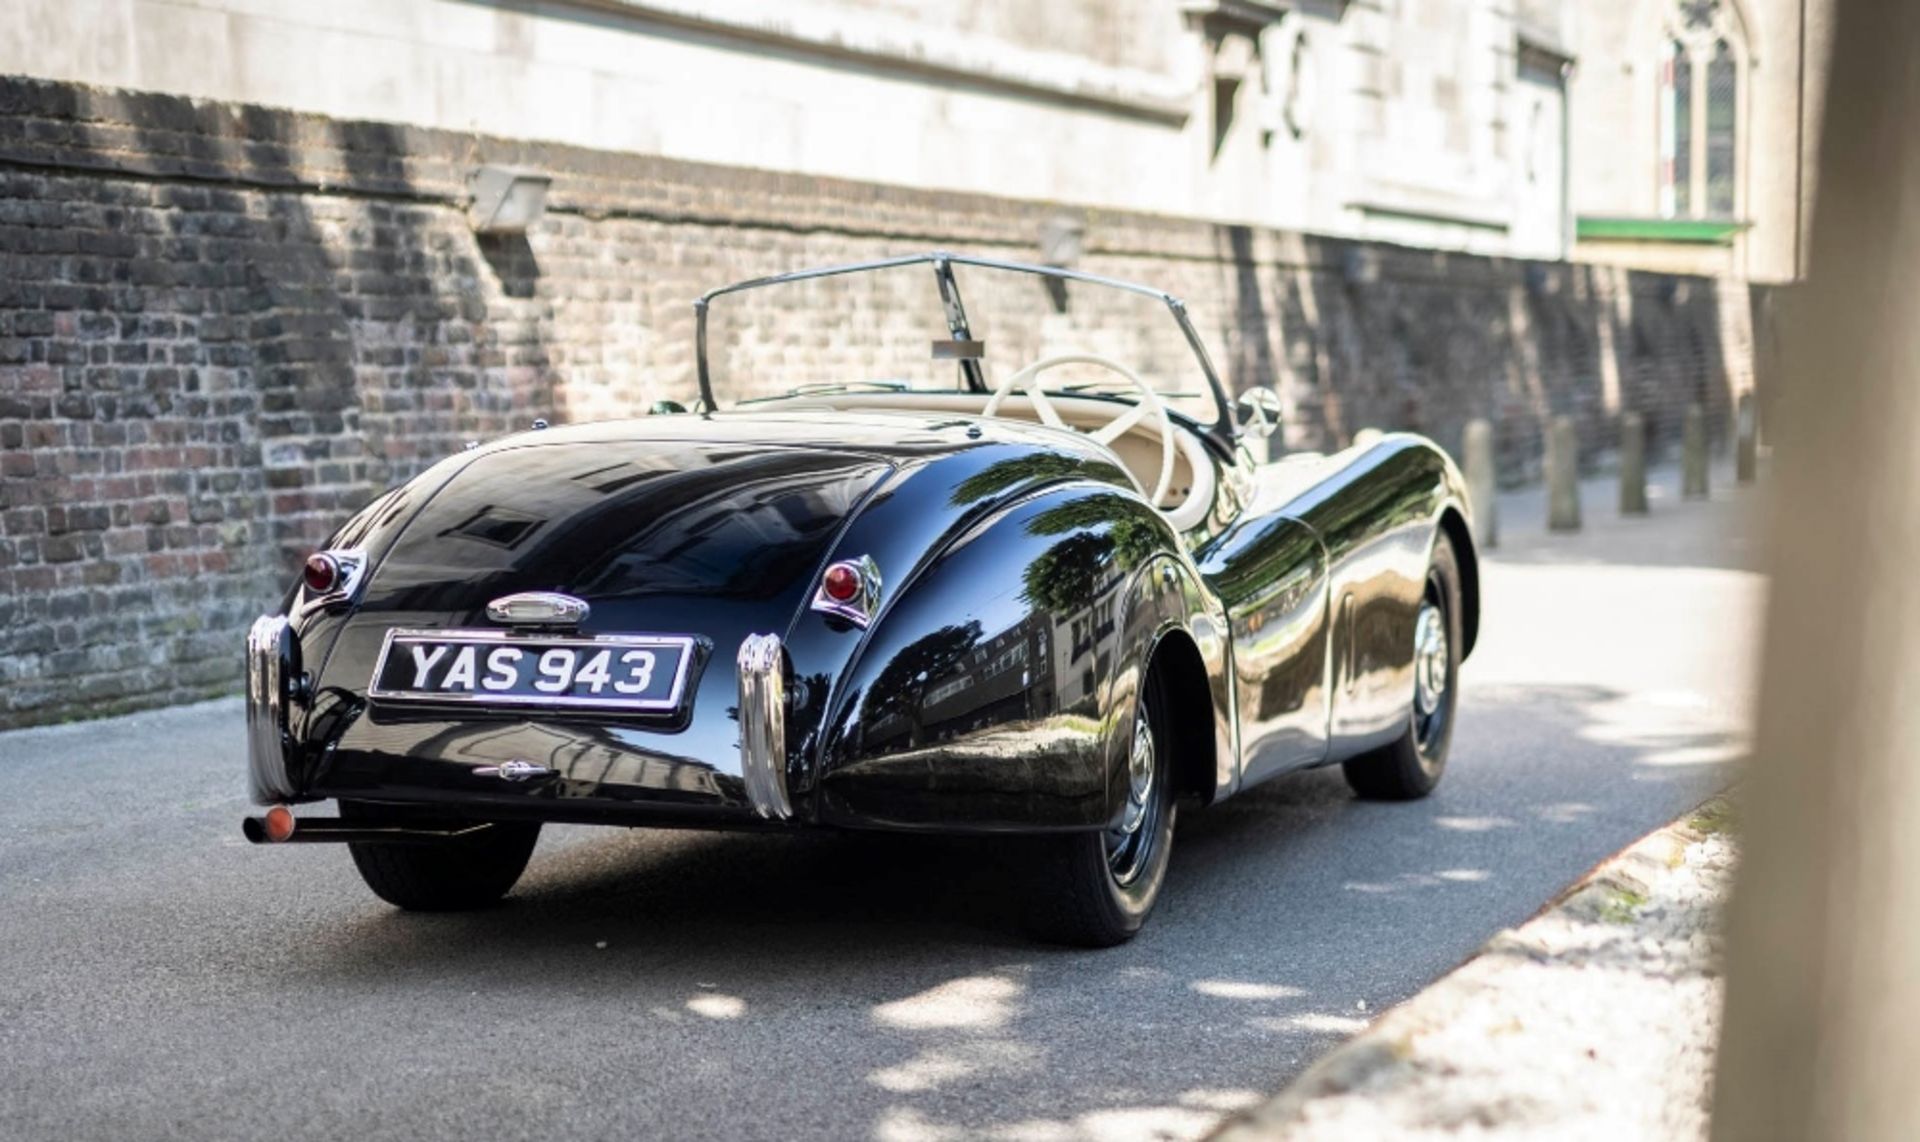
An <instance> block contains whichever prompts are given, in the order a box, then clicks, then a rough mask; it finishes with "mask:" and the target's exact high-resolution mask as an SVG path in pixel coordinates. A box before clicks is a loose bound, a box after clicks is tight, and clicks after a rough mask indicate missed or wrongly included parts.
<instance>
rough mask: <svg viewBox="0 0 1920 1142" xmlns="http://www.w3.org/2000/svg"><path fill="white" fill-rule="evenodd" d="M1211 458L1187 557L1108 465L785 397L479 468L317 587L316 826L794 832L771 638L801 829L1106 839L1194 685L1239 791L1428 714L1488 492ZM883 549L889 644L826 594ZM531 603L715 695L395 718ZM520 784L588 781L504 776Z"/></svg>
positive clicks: (1209, 760) (1451, 477) (523, 448)
mask: <svg viewBox="0 0 1920 1142" xmlns="http://www.w3.org/2000/svg"><path fill="white" fill-rule="evenodd" d="M1208 455H1209V456H1210V458H1211V462H1212V463H1214V464H1215V465H1216V469H1217V471H1216V475H1217V477H1218V479H1217V481H1216V484H1217V492H1216V502H1215V504H1214V506H1213V511H1212V512H1211V513H1210V514H1209V516H1208V517H1207V519H1206V521H1205V522H1204V523H1202V524H1201V525H1200V526H1199V527H1197V528H1196V529H1195V530H1194V531H1193V532H1191V533H1189V534H1187V535H1184V536H1183V535H1176V534H1175V533H1174V532H1173V531H1172V529H1171V528H1170V527H1169V526H1168V524H1167V523H1166V520H1165V517H1164V516H1163V515H1161V513H1159V512H1157V511H1155V510H1154V509H1153V508H1151V507H1149V506H1148V505H1147V504H1146V503H1145V501H1144V500H1143V499H1142V498H1141V496H1140V495H1139V493H1138V491H1137V490H1136V489H1135V488H1134V486H1133V484H1132V482H1131V480H1130V478H1129V477H1128V476H1127V474H1126V473H1125V472H1123V471H1122V470H1120V469H1119V468H1118V467H1117V466H1115V465H1114V464H1113V463H1112V461H1111V458H1110V455H1109V454H1108V453H1106V452H1105V451H1104V450H1103V449H1100V448H1099V447H1097V446H1094V445H1092V444H1090V443H1088V442H1086V441H1085V440H1082V439H1080V438H1078V437H1075V436H1073V435H1070V434H1066V433H1060V432H1057V431H1053V430H1048V429H1043V428H1039V427H1037V426H1029V425H1025V424H1021V423H1016V422H1008V421H998V420H985V419H979V418H970V417H956V416H953V415H950V414H941V415H929V416H916V415H913V414H910V413H903V412H897V411H896V412H887V413H878V412H876V413H870V414H849V413H846V412H838V413H820V412H807V411H800V410H786V411H782V410H781V409H780V408H779V407H778V405H773V406H760V407H759V408H758V409H756V411H754V412H751V413H721V414H715V415H674V416H659V417H650V418H646V419H643V420H637V421H627V422H617V423H611V424H603V425H594V426H582V427H578V428H556V429H549V430H546V431H543V432H538V433H527V434H522V435H520V436H515V437H511V438H508V439H506V440H502V441H499V442H496V443H494V444H492V445H489V446H487V447H483V448H480V449H476V450H473V451H470V452H466V453H462V454H460V455H458V456H455V457H452V458H449V460H447V461H445V462H443V463H442V464H440V465H437V466H436V467H435V468H433V469H431V470H430V471H428V472H427V473H425V474H424V475H422V476H421V477H419V478H418V479H416V480H415V481H413V482H411V483H410V484H408V485H406V486H404V487H402V488H400V489H396V490H395V491H393V492H391V493H388V494H387V495H386V496H383V497H381V499H379V500H377V501H375V503H374V504H372V505H370V506H369V507H368V508H367V509H366V510H365V511H363V512H361V513H360V514H359V515H357V516H356V517H355V518H354V519H353V520H352V521H350V522H349V523H348V524H347V525H346V526H345V527H344V528H343V529H342V530H341V532H340V533H339V534H338V535H337V536H336V537H335V538H334V540H333V541H332V543H331V544H330V546H341V547H346V546H352V547H356V548H359V549H362V550H364V551H365V552H366V553H367V556H368V558H369V560H370V568H371V570H370V572H369V575H368V578H367V580H366V585H365V588H364V589H363V591H362V592H361V595H360V597H359V599H358V600H357V601H355V602H353V603H351V604H348V605H345V606H335V607H332V608H328V607H316V606H312V605H310V604H308V603H307V602H306V601H305V599H304V597H303V594H302V589H301V588H299V587H297V586H296V588H295V589H294V590H293V591H292V592H291V593H290V594H289V596H288V599H287V603H286V606H287V611H288V613H289V614H290V615H292V616H293V619H294V631H295V633H296V635H297V638H298V641H299V651H300V653H299V661H301V662H302V663H304V664H305V668H306V670H307V672H308V684H307V686H306V690H307V691H308V693H307V694H306V695H305V696H304V697H300V696H296V698H295V700H294V701H293V703H292V706H293V719H292V723H291V725H292V727H293V734H292V736H293V738H294V739H295V743H296V745H295V754H294V757H293V759H292V764H291V766H290V769H291V771H292V773H293V776H294V778H295V781H296V783H297V784H298V785H299V787H300V788H301V790H303V791H304V794H305V798H304V799H308V800H313V799H322V798H334V797H338V798H347V799H353V800H362V801H376V802H392V803H426V804H433V805H437V806H440V807H442V808H444V809H445V810H446V811H447V812H448V813H449V814H450V815H457V816H461V817H466V818H470V819H496V818H497V819H510V818H525V817H534V818H539V819H545V820H562V821H584V822H603V823H621V824H665V825H672V824H684V825H693V826H702V827H761V824H762V823H761V822H760V821H759V819H758V818H757V817H756V816H755V815H754V814H753V812H752V809H751V806H750V804H749V802H748V800H747V797H746V793H745V789H744V785H743V783H742V780H741V776H740V762H739V753H738V751H739V738H740V733H739V724H738V720H737V716H736V710H735V709H734V706H735V704H736V701H737V697H736V682H735V677H734V670H733V656H734V653H735V651H736V650H737V648H738V647H739V645H740V643H741V642H742V640H744V639H745V638H746V637H747V636H748V635H750V634H766V633H775V634H778V635H780V637H781V638H782V640H783V642H784V644H785V651H786V656H787V662H788V673H787V678H788V683H787V686H788V702H787V707H786V742H787V757H786V765H785V777H786V782H787V788H788V790H789V791H790V794H791V796H792V800H793V802H794V808H795V817H794V819H793V822H792V823H793V824H799V825H812V824H818V825H831V826H844V827H878V828H899V829H929V830H943V831H1001V830H1011V831H1036V830H1054V829H1095V828H1103V827H1106V826H1108V825H1109V824H1111V823H1112V822H1113V821H1114V820H1115V819H1116V817H1117V815H1118V813H1119V811H1120V808H1121V804H1122V800H1123V798H1124V774H1123V773H1122V772H1121V770H1122V768H1123V767H1124V764H1125V761H1124V759H1125V756H1126V745H1127V741H1128V734H1129V733H1130V728H1131V725H1132V711H1133V703H1134V701H1135V696H1136V694H1137V693H1138V691H1139V688H1140V686H1141V684H1142V682H1143V680H1144V678H1145V674H1146V671H1147V670H1148V669H1149V668H1155V669H1159V668H1163V667H1162V666H1161V664H1162V663H1165V666H1164V668H1165V669H1169V670H1173V671H1175V672H1177V673H1179V674H1180V676H1181V678H1180V683H1179V685H1178V686H1177V687H1176V692H1177V693H1179V694H1182V695H1185V696H1186V698H1187V701H1186V708H1183V709H1182V710H1181V711H1180V713H1179V719H1180V721H1181V723H1182V725H1183V727H1185V728H1184V729H1183V730H1182V733H1183V734H1184V735H1185V736H1184V738H1183V745H1182V748H1181V750H1180V753H1181V760H1180V764H1181V766H1182V767H1183V769H1182V774H1181V778H1180V780H1181V784H1182V785H1183V786H1184V787H1186V788H1187V789H1188V790H1189V791H1191V792H1195V793H1198V794H1200V795H1201V796H1202V797H1203V798H1207V799H1213V798H1218V797H1222V796H1227V795H1230V794H1231V793H1233V792H1234V791H1235V790H1237V789H1239V788H1243V787H1245V786H1246V785H1249V784H1252V783H1254V782H1256V781H1259V780H1264V779H1265V778H1267V777H1270V776H1273V775H1274V774H1277V773H1282V772H1286V771H1288V770H1290V769H1295V768H1299V767H1302V766H1308V765H1316V764H1323V763H1326V762H1330V761H1335V760H1339V759H1340V758H1342V757H1344V756H1350V755H1351V753H1353V752H1357V751H1358V750H1360V749H1364V748H1367V747H1368V746H1370V745H1371V744H1376V743H1377V741H1378V740H1380V737H1381V735H1382V734H1389V735H1390V734H1391V732H1392V731H1393V730H1394V728H1395V727H1396V726H1397V725H1398V724H1399V723H1397V722H1396V721H1395V718H1396V717H1398V718H1402V719H1404V717H1405V713H1406V709H1407V707H1408V704H1409V702H1410V695H1411V685H1412V683H1411V677H1412V675H1411V655H1412V622H1413V615H1414V613H1415V611H1416V609H1417V603H1418V595H1419V584H1420V583H1421V582H1422V580H1423V576H1424V574H1425V560H1426V553H1427V551H1428V549H1429V548H1430V545H1431V543H1432V540H1433V536H1434V535H1435V534H1436V533H1437V529H1438V528H1439V527H1441V526H1445V524H1444V523H1443V521H1444V520H1445V518H1446V515H1447V513H1449V512H1451V513H1459V515H1460V520H1461V521H1462V522H1463V521H1464V514H1463V513H1464V506H1463V505H1464V504H1465V497H1464V491H1463V488H1462V486H1461V483H1460V480H1459V477H1458V474H1457V473H1456V472H1454V470H1453V468H1452V466H1451V464H1450V462H1448V461H1447V459H1446V458H1445V457H1444V455H1443V454H1441V453H1440V452H1438V450H1436V449H1434V448H1433V447H1432V446H1431V445H1430V444H1428V443H1426V442H1425V441H1422V440H1419V439H1418V438H1415V437H1389V438H1387V439H1386V440H1385V441H1383V442H1381V443H1380V444H1378V445H1376V446H1374V447H1373V448H1371V449H1368V450H1364V451H1361V450H1352V451H1350V452H1348V453H1343V454H1341V455H1339V456H1335V457H1329V458H1324V459H1318V460H1313V459H1303V460H1297V461H1287V462H1283V463H1281V464H1277V465H1269V466H1266V467H1265V468H1262V469H1259V470H1258V471H1255V470H1253V469H1252V468H1251V466H1250V465H1249V464H1248V462H1247V461H1246V459H1245V457H1244V454H1241V455H1239V456H1233V457H1229V456H1228V455H1226V453H1225V450H1224V449H1215V450H1213V451H1211V452H1209V453H1208ZM1457 542H1459V541H1457ZM863 555H864V556H869V557H871V558H872V559H873V560H874V561H875V563H876V564H877V565H878V566H879V568H880V570H881V575H882V578H883V583H884V585H883V589H882V592H881V602H880V609H879V611H878V612H877V614H876V615H875V616H874V618H873V621H872V622H871V624H870V625H869V626H868V627H867V628H865V629H862V628H861V627H859V626H857V625H855V624H853V623H851V622H849V621H847V620H845V619H841V618H837V617H834V616H830V615H826V614H822V613H819V612H816V611H813V610H810V609H809V608H808V606H807V602H808V600H809V599H810V597H811V593H812V591H813V589H814V587H815V585H816V583H817V581H818V576H819V574H820V572H821V571H822V569H823V568H824V567H825V566H826V565H828V564H829V563H831V562H833V561H836V560H840V559H855V558H858V557H860V556H863ZM1472 565H1473V564H1472V555H1471V550H1470V548H1469V549H1467V550H1466V552H1465V555H1464V557H1463V574H1465V575H1467V576H1468V577H1469V578H1471V577H1472V576H1473V571H1472V570H1471V568H1472ZM525 590H558V591H564V592H566V593H568V594H572V595H575V596H578V597H579V598H582V599H584V600H586V601H587V602H588V603H589V604H590V606H591V611H590V614H589V616H588V618H587V619H586V620H585V622H584V623H583V624H582V626H581V628H580V633H582V634H588V635H591V634H596V633H658V634H686V635H692V636H694V637H695V638H696V639H697V640H698V645H699V648H700V650H699V661H698V662H697V663H696V664H695V675H694V677H693V679H692V681H691V683H690V686H691V687H692V694H693V698H692V701H691V703H690V704H689V705H688V706H686V707H685V708H684V709H683V710H682V711H680V712H679V713H677V714H674V715H670V716H661V715H645V714H621V715H609V714H607V713H604V712H597V713H593V712H579V713H559V712H548V711H541V712H537V713H529V712H527V711H525V710H519V711H514V710H499V711H479V710H475V709H473V708H471V707H449V708H445V709H441V708H435V707H432V706H423V705H419V704H416V703H404V704H403V703H392V702H386V703H383V702H379V701H369V700H368V698H367V696H366V691H367V686H368V681H369V679H370V677H371V675H372V673H373V669H374V663H375V660H376V657H377V655H378V653H379V648H380V644H381V641H382V639H383V638H384V636H385V632H386V631H387V630H388V629H390V628H393V627H399V626H405V627H424V628H436V627H479V628H485V627H488V626H489V625H491V624H490V623H489V622H488V620H487V619H486V617H485V607H486V604H487V602H488V601H490V600H491V599H493V598H496V597H498V596H500V595H504V594H508V593H512V592H516V591H525ZM1475 594H1476V597H1477V587H1476V588H1475ZM1471 620H1472V616H1471V615H1469V623H1468V630H1469V638H1471V628H1472V621H1471ZM1396 700H1397V701H1398V705H1397V707H1396V706H1394V705H1393V703H1394V702H1395V701H1396ZM1396 711H1397V712H1396ZM516 759H520V760H529V761H533V762H536V763H538V764H539V765H542V766H546V767H548V768H550V769H552V770H553V771H554V773H553V775H552V776H550V777H545V778H536V779H534V780H531V781H527V782H524V783H504V782H502V781H500V780H498V779H497V778H494V777H483V776H476V775H475V772H474V771H475V770H476V769H479V768H481V767H487V766H498V765H500V764H502V763H503V762H506V761H510V760H516Z"/></svg>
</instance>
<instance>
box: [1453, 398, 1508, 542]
mask: <svg viewBox="0 0 1920 1142" xmlns="http://www.w3.org/2000/svg"><path fill="white" fill-rule="evenodd" d="M1460 453H1461V459H1462V460H1463V461H1464V463H1463V465H1462V467H1463V468H1464V472H1463V473H1462V474H1463V475H1465V476H1466V479H1467V501H1468V502H1469V503H1470V504H1471V505H1472V507H1473V540H1474V542H1475V543H1477V544H1479V545H1480V546H1481V547H1489V548H1491V547H1498V546H1500V517H1499V515H1498V509H1499V493H1500V482H1499V480H1498V478H1497V476H1496V473H1495V471H1494V467H1493V425H1491V424H1489V423H1488V422H1487V421H1485V420H1481V419H1478V418H1476V419H1473V420H1469V421H1468V422H1467V428H1466V432H1465V433H1463V434H1462V436H1461V440H1460Z"/></svg>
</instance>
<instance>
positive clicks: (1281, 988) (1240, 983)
mask: <svg viewBox="0 0 1920 1142" xmlns="http://www.w3.org/2000/svg"><path fill="white" fill-rule="evenodd" d="M1187 986H1188V987H1190V988H1192V989H1193V990H1195V991H1197V992H1199V993H1200V994H1201V995H1210V996H1213V997H1214V998H1215V999H1294V998H1296V997H1298V996H1302V995H1305V994H1306V992H1304V991H1302V990H1300V989H1299V988H1297V987H1288V986H1286V985H1285V984H1278V983H1249V982H1247V981H1245V980H1233V979H1201V980H1195V981H1194V982H1192V983H1190V984H1188V985H1187Z"/></svg>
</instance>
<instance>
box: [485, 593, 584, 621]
mask: <svg viewBox="0 0 1920 1142" xmlns="http://www.w3.org/2000/svg"><path fill="white" fill-rule="evenodd" d="M591 609H592V608H591V607H589V606H587V601H586V600H585V599H576V598H574V597H573V596H572V595H562V594H560V593H559V592H558V591H522V592H520V593H519V594H517V595H502V596H501V597H500V598H498V599H495V600H494V601H493V602H491V603H488V604H487V617H488V618H490V619H492V620H493V621H494V622H497V623H507V624H509V625H513V626H518V625H523V624H524V625H528V626H548V625H560V626H579V625H580V623H581V622H583V621H585V619H586V617H587V612H588V611H590V610H591Z"/></svg>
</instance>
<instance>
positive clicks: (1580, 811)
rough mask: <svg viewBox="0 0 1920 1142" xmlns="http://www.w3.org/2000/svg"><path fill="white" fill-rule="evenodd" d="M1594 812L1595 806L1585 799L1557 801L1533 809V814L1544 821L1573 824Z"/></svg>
mask: <svg viewBox="0 0 1920 1142" xmlns="http://www.w3.org/2000/svg"><path fill="white" fill-rule="evenodd" d="M1592 813H1593V806H1591V805H1589V804H1586V803H1585V802H1583V801H1556V802H1555V803H1553V804H1551V805H1542V806H1540V808H1538V809H1535V810H1534V811H1533V815H1534V816H1536V817H1538V818H1540V819H1541V820H1542V821H1551V822H1552V823H1553V824H1556V825H1571V824H1574V823H1576V822H1578V821H1580V820H1581V819H1582V818H1585V817H1588V816H1591V815H1592Z"/></svg>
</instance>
